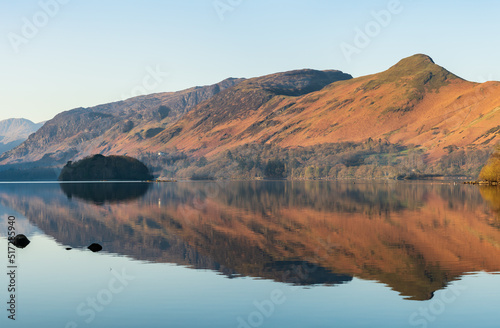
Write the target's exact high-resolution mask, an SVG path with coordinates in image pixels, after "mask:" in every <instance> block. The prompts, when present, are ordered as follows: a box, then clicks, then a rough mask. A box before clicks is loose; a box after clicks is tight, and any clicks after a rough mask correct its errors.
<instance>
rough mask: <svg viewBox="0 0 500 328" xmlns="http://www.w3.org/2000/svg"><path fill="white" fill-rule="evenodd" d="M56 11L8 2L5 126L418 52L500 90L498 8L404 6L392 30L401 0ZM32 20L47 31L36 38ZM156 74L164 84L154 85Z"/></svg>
mask: <svg viewBox="0 0 500 328" xmlns="http://www.w3.org/2000/svg"><path fill="white" fill-rule="evenodd" d="M54 1H60V2H67V3H66V4H64V5H59V7H60V8H58V9H57V10H55V11H54V15H53V17H49V16H48V15H46V14H44V13H43V9H42V8H41V5H40V2H39V0H23V1H1V2H0V21H1V22H2V24H1V25H0V35H1V38H0V55H1V59H2V60H1V61H0V72H1V79H0V90H1V96H0V119H6V118H9V117H25V118H28V119H31V120H33V121H35V122H38V121H42V120H48V119H50V118H52V117H53V116H54V115H56V114H57V113H59V112H61V111H64V110H69V109H72V108H75V107H80V106H82V107H90V106H94V105H98V104H101V103H107V102H112V101H116V100H121V99H123V98H125V97H128V96H130V95H132V94H134V93H140V92H143V91H146V92H147V93H155V92H164V91H176V90H181V89H185V88H188V87H191V86H196V85H206V84H213V83H217V82H219V81H221V80H223V79H225V78H227V77H247V78H248V77H254V76H260V75H264V74H269V73H275V72H279V71H286V70H292V69H299V68H314V69H340V70H342V71H344V72H346V73H350V74H352V75H353V76H361V75H366V74H371V73H375V72H379V71H382V70H385V69H387V68H388V67H390V66H391V65H393V64H395V63H396V62H397V61H398V60H400V59H401V58H404V57H407V56H410V55H412V54H415V53H425V54H428V55H430V56H431V57H433V58H434V60H435V61H436V63H438V64H439V65H441V66H444V67H446V68H447V69H449V70H450V71H452V72H454V73H455V74H457V75H459V76H461V77H463V78H466V79H468V80H472V81H485V80H500V66H499V65H498V63H497V60H498V54H499V53H500V39H499V38H498V31H500V20H499V19H498V13H499V12H500V3H499V2H498V1H494V0H482V1H481V0H476V1H472V0H471V1H460V0H456V1H448V0H445V1H439V2H437V1H430V0H400V4H399V6H396V7H397V9H398V10H397V13H395V14H391V17H390V22H389V23H388V24H386V23H385V22H384V24H383V25H386V26H381V24H380V23H376V20H375V18H374V17H373V16H372V12H373V11H376V12H379V11H381V10H387V8H389V7H390V3H391V0H360V1H351V2H349V1H327V0H308V1H299V0H286V1H285V0H266V1H264V0H219V2H218V3H219V4H220V3H224V4H226V6H231V7H232V11H226V12H224V13H223V14H222V16H223V17H224V20H221V19H220V16H219V15H218V14H217V11H216V9H215V8H214V3H215V1H213V0H188V1H180V0H177V1H168V0H156V1H153V0H142V1H138V0H136V1H132V0H121V1H118V0H106V1H102V0H99V1H98V0H85V1H83V0H64V1H63V0H42V1H41V2H42V3H50V2H54ZM396 1H397V0H396ZM230 3H232V5H231V4H230ZM226 8H227V7H226ZM52 9H54V8H52ZM47 17H49V19H46V18H47ZM25 18H26V19H27V21H28V22H30V23H29V24H31V23H33V22H37V23H38V25H40V26H41V27H39V28H37V29H38V31H37V32H33V31H29V29H28V34H26V27H25V25H26V23H25V22H26V21H25ZM374 23H375V24H374ZM377 24H378V27H380V28H379V29H377ZM23 27H24V30H25V31H24V32H25V33H23ZM35 27H36V26H35ZM366 27H373V28H374V29H372V32H371V34H372V35H373V36H370V37H369V45H367V46H363V47H362V48H361V47H359V52H358V53H356V54H353V55H352V56H351V58H350V59H351V60H347V58H346V56H344V54H343V52H342V51H341V44H342V43H343V42H345V43H349V44H351V45H353V46H354V38H355V37H356V34H357V32H356V31H357V30H356V29H357V28H360V29H362V30H364V29H365V28H366ZM30 32H31V34H32V35H30V34H29V33H30ZM21 37H22V38H24V41H19V40H20V38H21ZM12 40H15V41H16V42H18V46H17V50H18V51H17V52H16V51H15V48H16V47H15V46H13V41H12ZM14 43H15V42H14ZM151 70H153V71H155V70H158V71H159V74H156V76H152V77H151V78H149V76H150V75H151V73H150V71H151ZM167 73H168V75H167ZM145 78H146V79H147V83H146V84H145V85H143V80H144V79H145ZM144 86H146V87H144Z"/></svg>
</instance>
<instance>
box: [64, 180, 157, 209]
mask: <svg viewBox="0 0 500 328" xmlns="http://www.w3.org/2000/svg"><path fill="white" fill-rule="evenodd" d="M59 186H60V187H61V190H62V191H63V192H64V193H65V194H66V196H67V197H68V198H69V199H71V198H73V197H75V198H78V199H81V200H84V201H87V202H92V203H94V204H98V205H103V204H105V203H120V202H127V201H132V200H134V199H137V198H141V197H142V196H144V195H145V194H146V193H147V191H148V189H149V187H150V184H149V183H133V182H124V183H118V182H113V183H60V184H59Z"/></svg>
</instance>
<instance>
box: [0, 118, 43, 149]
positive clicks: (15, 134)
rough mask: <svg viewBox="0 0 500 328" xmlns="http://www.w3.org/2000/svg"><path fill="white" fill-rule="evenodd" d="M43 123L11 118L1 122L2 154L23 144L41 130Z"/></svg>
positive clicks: (0, 146) (0, 144) (0, 145)
mask: <svg viewBox="0 0 500 328" xmlns="http://www.w3.org/2000/svg"><path fill="white" fill-rule="evenodd" d="M42 125H43V123H38V124H35V123H33V122H31V121H30V120H27V119H24V118H10V119H7V120H3V121H0V154H1V153H4V152H6V151H9V150H11V149H13V148H15V147H17V146H19V145H20V144H22V143H23V142H24V141H25V140H26V139H28V137H29V135H30V134H32V133H35V132H36V131H37V130H38V129H39V128H41V127H42Z"/></svg>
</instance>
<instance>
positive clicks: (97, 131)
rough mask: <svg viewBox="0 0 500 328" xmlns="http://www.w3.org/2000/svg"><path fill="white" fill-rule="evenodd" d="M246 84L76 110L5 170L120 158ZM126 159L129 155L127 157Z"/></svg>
mask: <svg viewBox="0 0 500 328" xmlns="http://www.w3.org/2000/svg"><path fill="white" fill-rule="evenodd" d="M241 81H242V79H233V78H230V79H226V80H224V81H222V82H220V83H217V84H214V85H211V86H205V87H194V88H191V89H187V90H183V91H179V92H167V93H158V94H152V95H147V96H140V97H135V98H131V99H127V100H124V101H119V102H115V103H110V104H104V105H99V106H95V107H92V108H76V109H73V110H69V111H66V112H63V113H60V114H58V115H56V116H55V117H54V118H53V119H52V120H50V121H48V122H47V123H46V124H45V125H44V126H43V127H42V128H41V129H40V130H38V131H37V133H35V134H34V135H32V136H30V137H29V138H28V140H26V142H24V143H23V144H22V145H20V146H19V147H17V148H15V149H13V150H12V151H10V152H8V153H6V154H3V155H2V156H0V164H13V163H26V162H35V161H40V160H42V159H43V162H44V163H63V162H64V163H65V162H66V161H67V160H70V159H73V158H82V157H85V156H87V155H91V154H94V153H103V154H108V153H116V152H117V150H118V149H122V150H123V149H126V148H127V145H134V144H140V143H142V142H143V141H145V140H147V139H149V138H152V137H153V136H154V135H156V134H158V133H159V132H160V131H163V129H165V127H168V126H169V125H171V124H172V123H173V122H175V121H177V120H178V119H179V118H180V117H182V115H184V114H185V113H186V112H188V111H189V110H190V109H191V108H192V107H194V106H196V105H197V104H198V103H200V102H202V101H204V100H207V99H209V98H210V97H212V96H213V95H215V94H217V93H219V92H220V91H222V90H224V89H226V88H229V87H232V86H234V85H236V84H238V83H239V82H241ZM122 153H123V154H124V155H126V150H125V151H123V152H122Z"/></svg>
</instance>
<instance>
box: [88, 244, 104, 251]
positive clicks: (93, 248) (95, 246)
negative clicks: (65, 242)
mask: <svg viewBox="0 0 500 328" xmlns="http://www.w3.org/2000/svg"><path fill="white" fill-rule="evenodd" d="M87 248H88V249H90V250H91V251H92V252H94V253H97V252H100V251H101V250H102V246H101V245H99V244H95V243H94V244H92V245H90V246H89V247H87Z"/></svg>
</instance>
